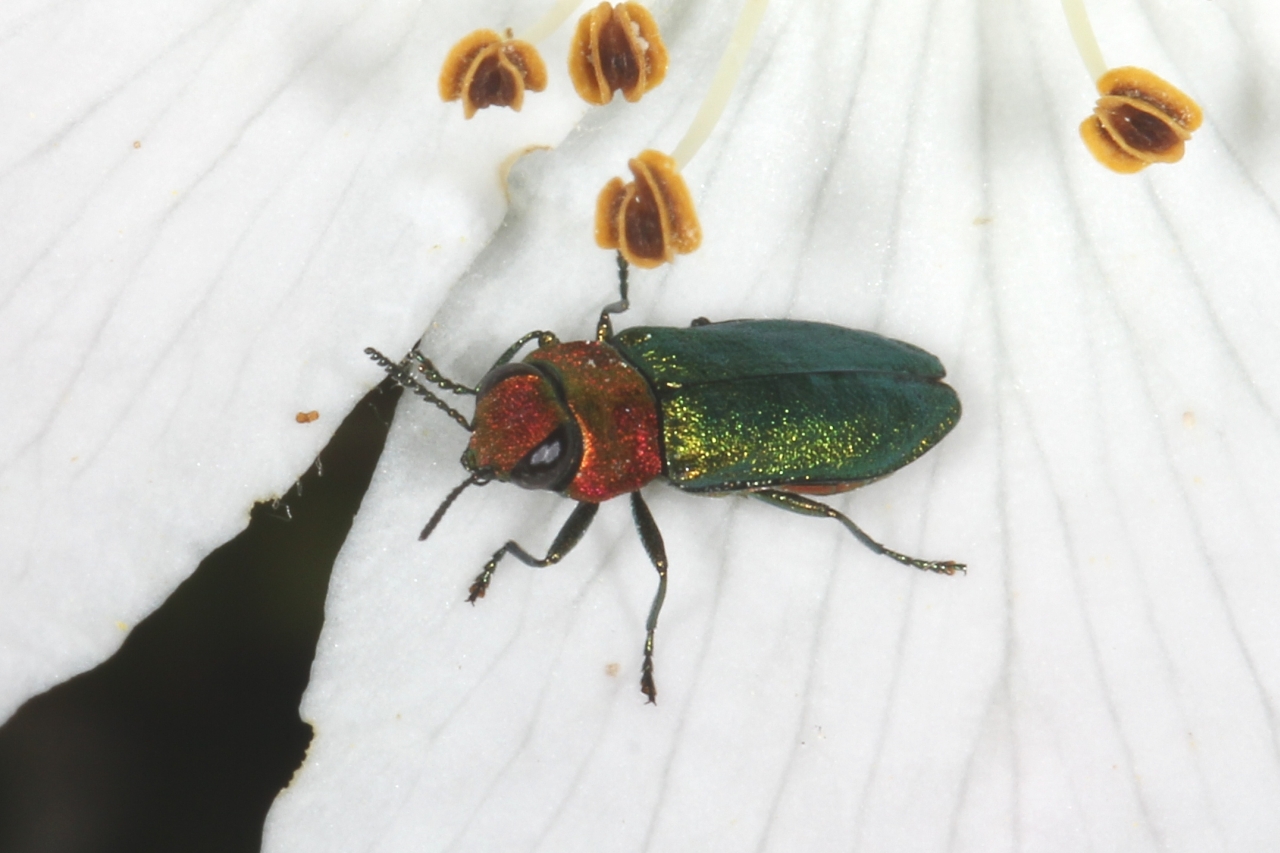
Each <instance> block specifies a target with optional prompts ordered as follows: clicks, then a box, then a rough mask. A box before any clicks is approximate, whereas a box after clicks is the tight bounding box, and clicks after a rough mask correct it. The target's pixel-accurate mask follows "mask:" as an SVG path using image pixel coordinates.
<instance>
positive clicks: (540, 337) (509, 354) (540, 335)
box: [489, 329, 560, 370]
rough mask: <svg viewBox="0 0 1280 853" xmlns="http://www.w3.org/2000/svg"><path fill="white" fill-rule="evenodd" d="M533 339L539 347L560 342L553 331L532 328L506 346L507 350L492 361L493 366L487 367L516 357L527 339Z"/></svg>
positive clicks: (501, 363) (502, 363)
mask: <svg viewBox="0 0 1280 853" xmlns="http://www.w3.org/2000/svg"><path fill="white" fill-rule="evenodd" d="M534 340H536V341H537V342H538V346H540V347H546V346H551V345H552V344H558V343H560V339H559V338H557V337H556V336H555V334H554V333H552V332H543V331H540V330H538V329H534V330H533V331H532V332H527V333H525V334H524V335H521V336H520V340H518V341H516V342H515V343H514V344H512V345H511V346H509V347H507V351H506V352H504V353H503V354H502V355H500V356H498V360H497V361H495V362H494V363H493V367H490V368H489V369H490V370H493V368H494V367H501V366H502V365H504V364H506V363H507V362H509V361H511V359H513V358H515V357H516V353H518V352H520V348H521V347H523V346H524V345H525V344H527V343H529V341H534Z"/></svg>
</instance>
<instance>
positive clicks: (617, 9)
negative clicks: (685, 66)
mask: <svg viewBox="0 0 1280 853" xmlns="http://www.w3.org/2000/svg"><path fill="white" fill-rule="evenodd" d="M666 75H667V48H666V46H665V45H664V44H663V43H662V35H661V33H659V32H658V25H657V23H656V22H655V21H654V20H653V16H652V15H650V14H649V10H648V9H646V8H645V7H643V6H641V5H640V4H639V3H619V4H618V5H616V6H610V5H609V4H608V3H601V4H600V5H599V6H596V7H595V8H594V9H592V10H591V11H590V12H587V13H586V14H585V15H583V16H582V17H581V18H580V19H578V29H577V31H576V32H575V33H574V36H573V41H572V43H571V44H570V46H569V76H570V77H571V78H572V79H573V88H575V89H577V90H578V94H579V95H580V96H582V99H583V100H584V101H586V102H587V103H589V104H596V105H601V104H607V103H609V102H610V101H611V100H613V93H614V90H618V91H621V92H622V95H623V97H625V98H626V99H627V100H628V101H638V100H640V98H641V97H642V96H643V95H644V93H645V92H648V91H649V90H650V89H652V88H654V87H655V86H657V85H658V84H659V83H661V82H662V78H664V77H665V76H666Z"/></svg>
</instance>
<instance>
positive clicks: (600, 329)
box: [596, 252, 631, 342]
mask: <svg viewBox="0 0 1280 853" xmlns="http://www.w3.org/2000/svg"><path fill="white" fill-rule="evenodd" d="M627 269H628V267H627V259H626V258H624V257H622V253H621V252H619V253H618V296H619V298H618V301H617V302H611V303H609V304H608V305H606V306H604V310H603V311H601V312H600V322H599V323H596V340H597V341H601V342H604V341H607V340H609V338H612V337H613V320H611V319H609V313H610V312H613V313H615V314H621V313H622V312H623V311H626V310H627V309H628V308H630V307H631V301H630V300H629V299H627Z"/></svg>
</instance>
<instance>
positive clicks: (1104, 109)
mask: <svg viewBox="0 0 1280 853" xmlns="http://www.w3.org/2000/svg"><path fill="white" fill-rule="evenodd" d="M1098 94H1099V95H1101V97H1100V98H1098V105H1097V106H1096V107H1095V108H1094V110H1093V115H1091V116H1089V118H1087V119H1085V120H1084V122H1083V123H1082V124H1081V125H1080V137H1081V138H1082V139H1083V140H1084V144H1085V146H1086V147H1087V148H1088V149H1089V152H1090V153H1091V154H1093V156H1094V157H1095V158H1096V159H1097V161H1098V162H1099V163H1101V164H1102V165H1104V166H1106V167H1107V168H1108V169H1111V170H1112V171H1114V172H1120V173H1122V174H1132V173H1134V172H1138V171H1141V170H1142V169H1145V168H1146V167H1147V166H1149V165H1150V164H1152V163H1176V162H1178V161H1179V160H1181V159H1182V155H1183V153H1184V151H1185V148H1186V142H1187V140H1189V139H1190V138H1191V134H1192V133H1193V132H1194V131H1195V130H1196V129H1197V128H1199V127H1200V123H1201V121H1203V118H1204V116H1203V113H1201V111H1200V107H1199V105H1197V104H1196V102H1195V101H1193V100H1191V98H1190V97H1188V96H1187V95H1186V94H1185V93H1183V92H1181V91H1179V90H1178V89H1176V88H1174V87H1173V86H1172V85H1170V84H1169V83H1168V82H1166V81H1165V80H1162V79H1161V78H1159V77H1157V76H1156V75H1154V74H1152V73H1151V72H1150V71H1147V70H1146V69H1143V68H1135V67H1131V66H1130V67H1124V68H1113V69H1111V70H1110V71H1108V72H1107V73H1106V74H1104V75H1102V76H1101V77H1100V78H1098Z"/></svg>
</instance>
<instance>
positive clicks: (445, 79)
mask: <svg viewBox="0 0 1280 853" xmlns="http://www.w3.org/2000/svg"><path fill="white" fill-rule="evenodd" d="M546 87H547V66H546V64H545V63H544V62H543V61H542V57H541V56H539V55H538V51H537V49H536V48H535V47H534V46H533V45H531V44H529V43H528V42H525V41H520V40H519V39H513V38H504V37H503V36H500V35H498V34H497V33H496V32H494V31H493V30H476V31H475V32H473V33H470V34H468V35H466V36H464V37H463V38H462V40H461V41H459V42H458V43H457V44H455V45H454V46H453V49H452V50H450V51H449V55H448V56H447V57H445V60H444V67H443V68H442V69H441V70H440V98H441V100H444V101H456V100H458V99H461V100H462V112H463V115H465V116H466V117H467V118H471V117H472V116H473V115H475V114H476V110H482V109H484V108H485V107H495V106H496V107H511V108H512V109H513V110H515V111H517V112H519V111H520V107H521V106H523V105H524V92H525V89H528V90H529V91H531V92H541V91H542V90H543V89H545V88H546Z"/></svg>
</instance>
